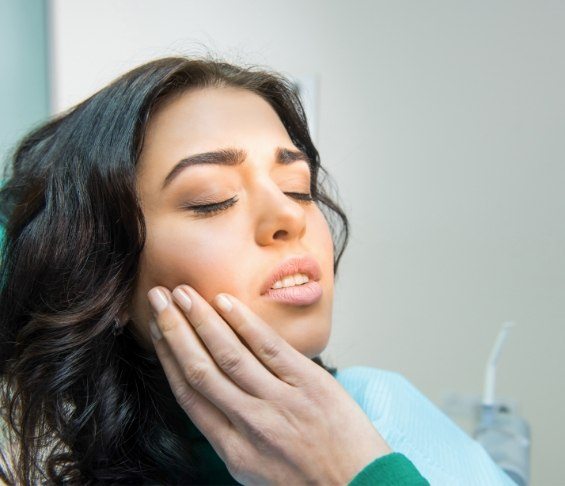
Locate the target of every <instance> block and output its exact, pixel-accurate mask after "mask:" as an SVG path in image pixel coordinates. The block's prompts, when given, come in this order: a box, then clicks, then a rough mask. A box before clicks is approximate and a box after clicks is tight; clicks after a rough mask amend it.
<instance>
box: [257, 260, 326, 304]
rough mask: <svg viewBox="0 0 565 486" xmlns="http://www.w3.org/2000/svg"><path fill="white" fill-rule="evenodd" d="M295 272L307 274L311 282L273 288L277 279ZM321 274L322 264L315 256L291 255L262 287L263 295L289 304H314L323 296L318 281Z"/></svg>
mask: <svg viewBox="0 0 565 486" xmlns="http://www.w3.org/2000/svg"><path fill="white" fill-rule="evenodd" d="M295 273H303V274H304V275H307V276H308V280H309V282H308V283H306V284H303V285H297V286H295V287H288V288H281V289H272V288H271V287H272V286H273V285H274V283H275V282H276V281H277V280H282V279H283V278H284V277H288V276H290V275H294V274H295ZM321 274H322V272H321V270H320V265H319V264H318V262H317V261H316V259H315V258H313V257H311V256H308V255H305V256H294V257H289V258H287V259H285V260H283V261H282V262H281V263H280V264H279V265H278V266H277V267H276V268H275V270H274V271H273V273H272V274H271V276H270V277H269V278H268V279H267V280H266V281H265V283H264V284H263V287H262V288H261V295H264V296H266V297H269V298H271V299H274V300H276V301H279V302H283V303H287V304H296V305H309V304H313V303H314V302H316V301H318V300H319V299H320V298H321V296H322V287H321V286H320V284H319V283H318V281H319V280H320V277H321Z"/></svg>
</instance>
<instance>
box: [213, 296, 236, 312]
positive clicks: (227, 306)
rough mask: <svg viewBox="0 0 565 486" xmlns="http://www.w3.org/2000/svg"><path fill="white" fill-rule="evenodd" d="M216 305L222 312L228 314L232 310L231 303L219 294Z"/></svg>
mask: <svg viewBox="0 0 565 486" xmlns="http://www.w3.org/2000/svg"><path fill="white" fill-rule="evenodd" d="M216 305H217V306H218V307H219V308H220V309H221V310H223V311H224V312H229V311H231V309H232V303H231V302H230V300H229V299H228V298H227V297H226V296H225V295H222V294H219V295H218V296H217V297H216Z"/></svg>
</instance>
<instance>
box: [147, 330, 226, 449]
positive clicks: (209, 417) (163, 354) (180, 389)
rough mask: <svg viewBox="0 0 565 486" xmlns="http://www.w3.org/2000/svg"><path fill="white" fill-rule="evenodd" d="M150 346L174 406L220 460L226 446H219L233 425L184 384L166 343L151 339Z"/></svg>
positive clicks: (180, 371)
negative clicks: (189, 421)
mask: <svg viewBox="0 0 565 486" xmlns="http://www.w3.org/2000/svg"><path fill="white" fill-rule="evenodd" d="M153 344H154V345H155V351H156V353H157V356H158V358H159V361H160V362H161V365H162V367H163V370H164V371H165V375H166V376H167V381H168V382H169V386H170V387H171V390H172V392H173V395H174V396H175V398H176V400H177V403H178V404H179V405H180V406H181V408H182V409H183V410H184V411H185V412H186V414H187V415H188V416H189V418H190V420H191V421H192V423H193V424H194V425H195V426H196V428H197V429H198V430H199V431H200V432H201V433H202V434H204V436H205V437H206V438H207V439H208V441H209V442H210V444H211V445H212V447H213V448H214V450H215V451H216V453H218V455H220V457H223V456H222V454H223V451H224V448H225V446H224V445H222V444H225V443H226V441H229V437H231V436H232V435H233V433H234V430H233V425H232V423H231V422H230V421H229V419H228V418H227V417H226V415H224V414H223V413H222V412H221V411H220V410H219V409H218V408H217V407H216V406H215V405H214V404H212V403H211V402H210V401H209V400H207V399H206V398H205V397H203V396H202V395H201V394H200V393H198V392H197V391H196V390H195V389H194V388H192V387H191V386H190V385H189V384H188V383H187V381H186V380H185V378H184V375H183V373H182V370H181V368H180V367H179V365H178V363H177V361H176V359H175V357H174V355H173V353H172V352H171V348H170V347H169V345H168V344H167V342H166V340H164V339H160V340H155V339H153Z"/></svg>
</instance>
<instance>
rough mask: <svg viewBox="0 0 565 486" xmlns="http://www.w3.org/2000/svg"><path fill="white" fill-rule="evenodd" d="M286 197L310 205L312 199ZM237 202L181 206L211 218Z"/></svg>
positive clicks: (295, 194) (294, 195)
mask: <svg viewBox="0 0 565 486" xmlns="http://www.w3.org/2000/svg"><path fill="white" fill-rule="evenodd" d="M285 194H286V195H287V196H290V197H292V198H294V199H297V200H299V201H301V202H305V203H310V202H312V201H313V200H314V199H313V198H312V194H304V193H302V192H285ZM237 201H238V198H237V197H236V196H234V197H232V198H230V199H227V200H226V201H221V202H218V203H212V204H200V205H197V206H183V209H188V210H189V211H193V212H194V213H195V214H196V215H199V216H211V215H214V214H216V213H219V212H221V211H224V210H226V209H228V208H229V207H231V206H233V205H234V204H235V203H236V202H237Z"/></svg>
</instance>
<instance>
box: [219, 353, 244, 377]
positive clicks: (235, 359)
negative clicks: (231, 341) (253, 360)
mask: <svg viewBox="0 0 565 486" xmlns="http://www.w3.org/2000/svg"><path fill="white" fill-rule="evenodd" d="M216 360H217V363H218V365H219V366H220V368H222V369H223V370H225V371H227V372H228V373H236V372H238V371H239V370H240V369H241V366H242V358H241V355H240V354H239V353H236V352H233V351H228V352H225V353H223V354H221V355H219V356H218V357H217V358H216Z"/></svg>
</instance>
